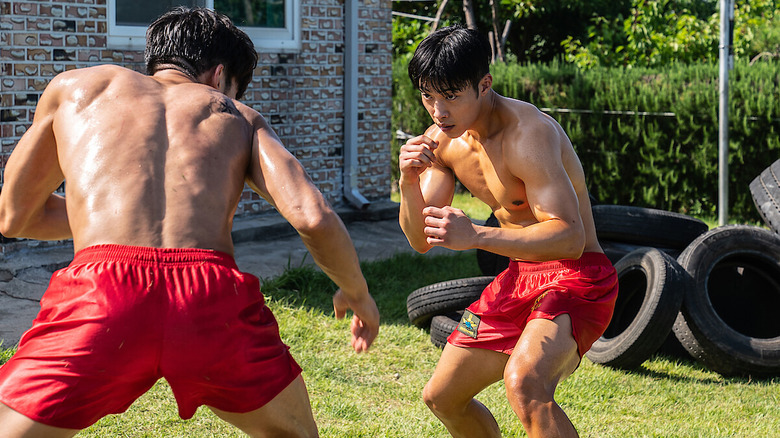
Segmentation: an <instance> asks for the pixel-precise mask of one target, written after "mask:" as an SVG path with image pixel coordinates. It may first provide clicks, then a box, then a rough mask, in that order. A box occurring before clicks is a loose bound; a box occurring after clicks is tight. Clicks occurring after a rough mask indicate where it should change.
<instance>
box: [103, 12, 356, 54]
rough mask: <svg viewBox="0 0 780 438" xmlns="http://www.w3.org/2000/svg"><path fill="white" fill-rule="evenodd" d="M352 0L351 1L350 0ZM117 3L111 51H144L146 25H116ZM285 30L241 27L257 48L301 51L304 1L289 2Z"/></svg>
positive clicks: (110, 15) (111, 26) (110, 17)
mask: <svg viewBox="0 0 780 438" xmlns="http://www.w3.org/2000/svg"><path fill="white" fill-rule="evenodd" d="M347 1H349V0H347ZM116 2H117V0H107V8H106V9H107V10H106V14H107V15H108V17H107V18H108V38H107V44H108V47H109V48H111V49H131V50H143V49H144V47H145V46H146V27H145V26H120V25H117V24H116ZM284 6H285V11H284V17H285V27H284V28H268V27H265V28H261V27H241V30H243V31H244V32H246V33H247V35H249V37H250V38H252V42H253V43H254V44H255V49H257V50H258V51H262V50H275V51H277V52H294V51H298V50H300V48H301V19H300V16H301V0H285V4H284ZM206 7H207V8H209V9H214V0H206Z"/></svg>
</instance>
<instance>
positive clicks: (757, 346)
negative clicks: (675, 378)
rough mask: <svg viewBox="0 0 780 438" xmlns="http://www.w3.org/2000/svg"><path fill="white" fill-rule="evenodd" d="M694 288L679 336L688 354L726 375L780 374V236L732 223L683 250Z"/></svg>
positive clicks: (679, 321) (679, 323)
mask: <svg viewBox="0 0 780 438" xmlns="http://www.w3.org/2000/svg"><path fill="white" fill-rule="evenodd" d="M678 261H679V262H680V265H681V266H682V267H683V268H684V269H685V270H686V271H687V272H688V273H689V274H690V276H691V277H692V280H693V283H692V287H690V288H688V289H687V290H686V295H685V299H684V300H683V305H682V308H681V311H680V313H679V315H678V316H677V320H676V321H675V324H674V328H673V330H674V334H675V336H676V337H677V339H678V340H679V341H680V343H681V344H682V345H683V347H685V349H686V350H687V351H688V353H690V354H691V356H693V357H694V358H695V359H697V360H698V361H700V362H701V363H702V364H704V365H705V366H707V367H708V368H710V369H712V370H713V371H716V372H718V373H721V374H723V375H727V376H728V375H752V376H768V375H772V376H774V375H780V318H777V311H778V309H780V236H778V235H777V234H775V233H772V232H770V231H768V230H765V229H763V228H759V227H753V226H748V225H729V226H723V227H718V228H715V229H712V230H710V231H709V232H707V233H705V234H704V235H702V236H699V238H697V239H696V240H695V241H694V242H693V243H691V245H690V246H689V247H688V248H686V249H685V251H683V253H682V254H680V257H679V259H678Z"/></svg>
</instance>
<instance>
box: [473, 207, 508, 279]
mask: <svg viewBox="0 0 780 438" xmlns="http://www.w3.org/2000/svg"><path fill="white" fill-rule="evenodd" d="M485 226H486V227H496V228H498V227H500V225H499V223H498V219H496V217H495V216H494V215H493V213H490V216H489V217H488V218H487V220H486V221H485ZM477 264H478V265H479V271H480V272H482V275H492V276H496V275H498V274H500V273H501V272H502V271H503V270H505V269H506V268H507V267H508V266H509V257H506V256H502V255H498V254H495V253H492V252H490V251H485V250H484V249H477Z"/></svg>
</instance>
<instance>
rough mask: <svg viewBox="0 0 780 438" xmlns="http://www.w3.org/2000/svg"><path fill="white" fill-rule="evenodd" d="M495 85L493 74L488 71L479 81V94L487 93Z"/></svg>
mask: <svg viewBox="0 0 780 438" xmlns="http://www.w3.org/2000/svg"><path fill="white" fill-rule="evenodd" d="M492 86H493V76H492V75H491V74H490V73H488V74H486V75H485V76H483V77H482V80H480V81H479V94H481V95H485V94H487V92H488V91H490V87H492Z"/></svg>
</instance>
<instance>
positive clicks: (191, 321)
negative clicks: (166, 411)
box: [0, 245, 301, 429]
mask: <svg viewBox="0 0 780 438" xmlns="http://www.w3.org/2000/svg"><path fill="white" fill-rule="evenodd" d="M288 350H289V349H288V347H287V346H286V345H284V344H283V343H282V341H281V339H280V338H279V329H278V326H277V323H276V320H275V319H274V317H273V315H272V314H271V311H270V310H269V309H268V307H266V305H265V301H264V299H263V295H262V294H261V293H260V288H259V281H258V279H257V278H256V277H254V276H252V275H249V274H245V273H242V272H240V271H239V270H238V268H237V267H236V264H235V262H234V260H233V258H232V257H231V256H230V255H228V254H225V253H221V252H217V251H212V250H202V249H157V248H139V247H127V246H120V245H98V246H93V247H89V248H86V249H84V250H82V251H79V252H78V253H77V254H76V255H75V258H74V260H73V262H72V263H71V264H70V265H69V266H68V267H66V268H65V269H62V270H60V271H57V272H55V273H54V275H53V276H52V279H51V282H50V283H49V288H48V290H47V291H46V293H45V294H44V296H43V299H42V300H41V311H40V313H39V314H38V316H37V317H36V319H35V321H33V326H32V328H31V329H30V330H29V331H27V332H26V333H25V334H24V336H23V337H22V340H21V342H20V344H19V349H18V351H17V353H16V354H15V355H14V357H13V358H11V360H10V361H9V362H8V363H6V364H5V365H3V366H2V367H0V401H2V403H5V404H6V405H8V406H9V407H11V408H12V409H14V410H15V411H17V412H20V413H22V414H24V415H26V416H27V417H29V418H31V419H33V420H35V421H38V422H41V423H44V424H48V425H51V426H55V427H64V428H71V429H83V428H85V427H87V426H89V425H91V424H93V423H95V422H96V421H97V420H98V419H100V418H101V417H103V416H105V415H108V414H114V413H121V412H124V411H125V410H126V409H127V408H128V407H129V406H130V405H131V404H132V403H133V401H134V400H135V399H137V398H138V397H139V396H140V395H141V394H143V393H144V392H146V391H147V390H148V389H149V388H150V387H151V386H152V385H153V384H154V383H155V382H156V381H157V380H158V379H159V378H161V377H164V378H165V379H166V380H167V381H168V383H170V385H171V388H172V389H173V394H174V396H175V397H176V401H177V403H178V405H179V415H180V416H181V417H182V418H184V419H188V418H191V417H192V416H193V415H194V414H195V411H196V410H197V408H198V406H200V405H208V406H212V407H215V408H217V409H220V410H223V411H228V412H239V413H242V412H249V411H252V410H254V409H257V408H260V407H261V406H263V405H264V404H266V403H267V402H269V401H270V400H271V399H273V398H274V397H275V396H276V395H278V394H279V393H280V392H281V391H282V390H283V389H284V388H286V387H287V386H288V385H289V384H290V383H291V382H292V381H293V380H294V379H295V378H296V377H297V376H298V375H299V374H300V373H301V368H300V367H299V366H298V364H297V363H296V362H295V361H294V360H293V358H292V356H291V355H290V353H289V352H288Z"/></svg>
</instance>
